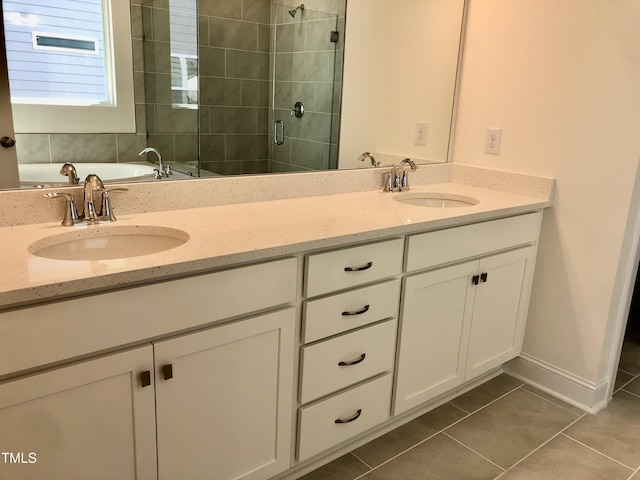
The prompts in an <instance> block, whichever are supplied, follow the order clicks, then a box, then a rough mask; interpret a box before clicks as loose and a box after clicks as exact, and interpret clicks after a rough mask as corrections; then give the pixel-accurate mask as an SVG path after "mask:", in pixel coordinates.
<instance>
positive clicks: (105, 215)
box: [101, 187, 129, 222]
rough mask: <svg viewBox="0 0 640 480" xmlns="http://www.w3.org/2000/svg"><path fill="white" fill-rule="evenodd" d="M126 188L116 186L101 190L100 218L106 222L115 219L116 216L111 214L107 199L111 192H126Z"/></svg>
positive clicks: (109, 203) (109, 201) (109, 202)
mask: <svg viewBox="0 0 640 480" xmlns="http://www.w3.org/2000/svg"><path fill="white" fill-rule="evenodd" d="M128 190H129V189H128V188H124V187H118V188H110V189H104V190H103V191H102V217H101V220H103V221H107V222H115V221H116V220H117V218H116V216H115V215H114V214H113V210H112V209H111V200H110V199H109V195H110V194H111V193H119V192H126V191H128Z"/></svg>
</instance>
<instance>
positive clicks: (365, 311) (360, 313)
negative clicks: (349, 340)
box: [342, 305, 369, 317]
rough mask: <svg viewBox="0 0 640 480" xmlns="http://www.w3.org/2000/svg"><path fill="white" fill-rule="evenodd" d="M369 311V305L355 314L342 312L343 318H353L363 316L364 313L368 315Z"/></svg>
mask: <svg viewBox="0 0 640 480" xmlns="http://www.w3.org/2000/svg"><path fill="white" fill-rule="evenodd" d="M368 311H369V305H365V306H364V307H362V309H361V310H356V311H355V312H342V316H343V317H352V316H354V315H362V314H363V313H367V312H368Z"/></svg>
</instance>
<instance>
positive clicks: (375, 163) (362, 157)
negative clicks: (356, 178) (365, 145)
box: [358, 152, 380, 167]
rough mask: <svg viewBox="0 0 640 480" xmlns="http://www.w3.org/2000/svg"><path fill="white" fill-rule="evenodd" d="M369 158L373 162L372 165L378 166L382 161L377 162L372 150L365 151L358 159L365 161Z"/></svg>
mask: <svg viewBox="0 0 640 480" xmlns="http://www.w3.org/2000/svg"><path fill="white" fill-rule="evenodd" d="M367 158H368V159H369V161H370V162H371V166H372V167H377V166H378V165H380V162H376V159H375V157H374V156H373V155H372V154H371V152H364V153H363V154H362V155H360V156H359V157H358V160H360V161H361V162H364V161H365V160H366V159H367Z"/></svg>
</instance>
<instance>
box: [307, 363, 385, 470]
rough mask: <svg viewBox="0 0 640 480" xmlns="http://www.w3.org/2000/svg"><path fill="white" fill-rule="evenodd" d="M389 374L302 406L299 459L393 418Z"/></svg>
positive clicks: (310, 455)
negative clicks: (390, 413) (390, 416)
mask: <svg viewBox="0 0 640 480" xmlns="http://www.w3.org/2000/svg"><path fill="white" fill-rule="evenodd" d="M391 383H392V375H391V374H388V375H385V376H383V377H380V378H376V379H374V380H371V381H370V382H367V383H365V384H363V385H360V386H358V387H356V388H353V389H351V390H348V391H346V392H343V393H340V394H338V395H336V396H334V397H331V398H328V399H326V400H322V401H321V402H317V403H314V404H312V405H308V406H306V407H302V408H300V409H299V410H298V428H299V431H298V460H299V461H301V462H302V461H304V460H306V459H308V458H310V457H313V456H314V455H316V454H318V453H320V452H322V451H323V450H326V449H328V448H331V447H333V446H334V445H338V444H339V443H341V442H344V441H345V440H348V439H349V438H351V437H354V436H355V435H358V434H359V433H362V432H365V431H366V430H368V429H370V428H372V427H375V426H376V425H378V424H380V423H382V422H384V421H385V420H386V419H387V418H389V412H390V409H391Z"/></svg>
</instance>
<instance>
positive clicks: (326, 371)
mask: <svg viewBox="0 0 640 480" xmlns="http://www.w3.org/2000/svg"><path fill="white" fill-rule="evenodd" d="M396 325H397V321H396V320H395V319H394V320H387V321H386V322H382V323H379V324H377V325H372V326H370V327H367V328H363V329H362V330H357V331H355V332H352V333H346V334H344V335H341V336H339V337H336V338H332V339H330V340H325V341H324V342H320V343H316V344H314V345H308V346H306V347H303V348H302V356H301V366H302V368H301V371H302V381H301V386H300V403H307V402H310V401H312V400H315V399H316V398H319V397H321V396H323V395H326V394H328V393H331V392H335V391H337V390H340V389H341V388H345V387H348V386H349V385H353V384H355V383H358V382H360V381H362V380H365V379H367V378H371V377H373V376H375V375H378V374H379V373H383V372H386V371H391V370H393V362H394V359H395V349H396V348H395V347H396Z"/></svg>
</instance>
